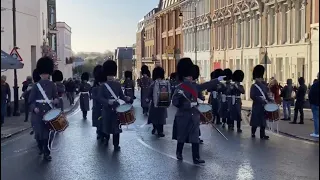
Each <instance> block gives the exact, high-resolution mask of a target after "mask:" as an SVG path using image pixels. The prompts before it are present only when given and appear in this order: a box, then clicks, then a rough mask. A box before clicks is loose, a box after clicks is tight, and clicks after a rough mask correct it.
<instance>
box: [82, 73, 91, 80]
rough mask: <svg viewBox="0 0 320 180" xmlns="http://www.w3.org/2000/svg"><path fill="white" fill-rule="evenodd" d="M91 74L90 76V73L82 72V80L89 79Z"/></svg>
mask: <svg viewBox="0 0 320 180" xmlns="http://www.w3.org/2000/svg"><path fill="white" fill-rule="evenodd" d="M89 76H90V75H89V73H87V72H84V73H82V74H81V80H82V81H89Z"/></svg>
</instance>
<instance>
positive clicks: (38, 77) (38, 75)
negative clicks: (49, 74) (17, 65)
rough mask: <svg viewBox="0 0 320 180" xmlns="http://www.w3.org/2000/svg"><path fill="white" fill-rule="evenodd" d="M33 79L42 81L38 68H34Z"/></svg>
mask: <svg viewBox="0 0 320 180" xmlns="http://www.w3.org/2000/svg"><path fill="white" fill-rule="evenodd" d="M32 79H33V82H35V83H36V82H38V81H40V79H41V77H40V74H39V72H38V70H37V69H35V70H33V72H32Z"/></svg>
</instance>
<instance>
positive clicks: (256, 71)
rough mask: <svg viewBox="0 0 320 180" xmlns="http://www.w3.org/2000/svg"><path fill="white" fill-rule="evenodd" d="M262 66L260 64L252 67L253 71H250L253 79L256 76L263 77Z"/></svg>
mask: <svg viewBox="0 0 320 180" xmlns="http://www.w3.org/2000/svg"><path fill="white" fill-rule="evenodd" d="M264 71H265V70H264V67H263V66H262V65H256V66H255V67H254V68H253V72H252V78H253V79H257V78H263V75H264Z"/></svg>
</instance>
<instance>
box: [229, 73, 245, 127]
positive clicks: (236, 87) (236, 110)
mask: <svg viewBox="0 0 320 180" xmlns="http://www.w3.org/2000/svg"><path fill="white" fill-rule="evenodd" d="M243 79H244V73H243V71H241V70H236V71H234V73H233V74H232V81H233V84H232V85H231V108H230V119H231V121H236V122H237V132H238V133H241V132H242V130H241V121H242V118H241V107H242V101H241V94H244V93H245V91H244V88H243V86H242V85H241V84H240V83H241V82H242V81H243ZM230 128H231V130H233V129H234V122H233V123H231V124H230Z"/></svg>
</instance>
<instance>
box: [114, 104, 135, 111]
mask: <svg viewBox="0 0 320 180" xmlns="http://www.w3.org/2000/svg"><path fill="white" fill-rule="evenodd" d="M123 106H129V107H130V108H129V109H128V110H126V111H121V112H120V111H118V110H119V108H120V107H123ZM132 107H133V106H132V104H122V105H120V106H118V107H117V108H116V112H117V113H125V112H128V111H130V110H131V109H132Z"/></svg>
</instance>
